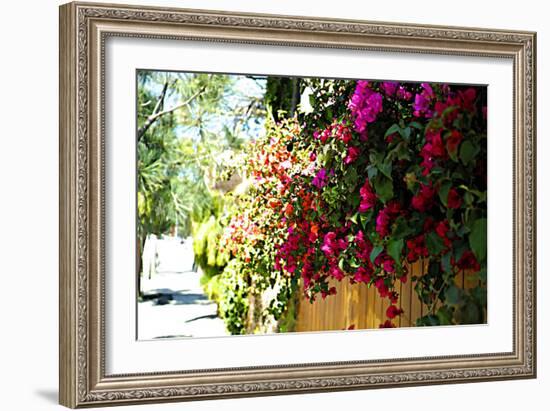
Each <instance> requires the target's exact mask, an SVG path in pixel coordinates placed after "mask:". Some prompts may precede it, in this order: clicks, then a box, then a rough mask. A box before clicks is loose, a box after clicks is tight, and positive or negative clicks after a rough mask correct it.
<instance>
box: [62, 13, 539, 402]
mask: <svg viewBox="0 0 550 411" xmlns="http://www.w3.org/2000/svg"><path fill="white" fill-rule="evenodd" d="M535 40H536V36H535V33H532V32H517V31H506V30H501V31H497V30H486V29H469V28H458V27H440V26H420V25H407V24H394V23H375V22H365V21H344V20H326V19H317V18H311V17H307V18H302V17H288V16H275V15H253V14H234V13H227V12H214V11H198V10H185V9H167V8H155V7H135V6H120V5H117V6H115V5H106V4H91V3H69V4H66V5H63V6H61V8H60V187H61V190H60V402H61V404H63V405H65V406H68V407H73V408H74V407H83V406H103V405H115V404H128V403H141V402H151V401H169V400H182V401H183V400H198V399H205V398H207V399H214V398H225V397H237V396H250V395H266V394H284V393H300V392H314V391H325V390H344V389H368V388H377V387H389V386H392V387H396V386H407V385H418V384H437V383H458V382H475V381H486V380H499V379H511V378H534V377H535V375H536V331H535V323H536V318H535V314H536V306H535V302H536V301H535V295H536V294H535V279H536V278H535V274H536V271H535V252H536V241H535V240H536V238H535V218H536V214H535V203H536V201H535V135H536V122H535V120H536V117H535V114H536V113H535V101H536V98H535V96H536V90H535V87H536V78H535V75H536V73H535V68H536V41H535Z"/></svg>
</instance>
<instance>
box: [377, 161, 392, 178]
mask: <svg viewBox="0 0 550 411" xmlns="http://www.w3.org/2000/svg"><path fill="white" fill-rule="evenodd" d="M378 170H380V172H381V173H382V174H384V175H385V176H386V177H388V178H389V179H390V180H391V179H392V177H391V171H392V162H391V160H389V159H386V160H384V162H383V163H379V164H378Z"/></svg>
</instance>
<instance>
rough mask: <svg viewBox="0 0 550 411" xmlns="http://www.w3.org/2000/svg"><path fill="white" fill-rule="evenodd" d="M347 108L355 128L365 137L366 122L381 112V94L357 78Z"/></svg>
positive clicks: (374, 119) (366, 82)
mask: <svg viewBox="0 0 550 411" xmlns="http://www.w3.org/2000/svg"><path fill="white" fill-rule="evenodd" d="M348 108H349V109H350V111H351V114H352V117H353V118H355V121H354V125H355V130H356V131H357V132H358V133H360V134H361V135H362V137H363V139H366V137H367V124H368V123H373V122H374V121H376V117H377V116H378V114H379V113H381V112H382V96H381V95H380V93H377V92H375V91H374V90H372V89H371V88H370V83H369V82H368V81H364V80H359V81H358V82H357V85H356V87H355V91H354V93H353V96H352V97H351V100H350V102H349V104H348Z"/></svg>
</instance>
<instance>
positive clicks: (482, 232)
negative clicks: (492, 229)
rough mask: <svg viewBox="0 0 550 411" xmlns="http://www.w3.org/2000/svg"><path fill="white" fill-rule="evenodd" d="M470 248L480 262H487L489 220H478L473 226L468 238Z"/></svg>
mask: <svg viewBox="0 0 550 411" xmlns="http://www.w3.org/2000/svg"><path fill="white" fill-rule="evenodd" d="M468 240H469V243H470V247H471V249H472V251H473V252H474V255H475V256H476V258H477V260H478V261H479V262H482V261H485V257H486V256H487V219H486V218H478V219H477V220H475V221H474V222H473V224H472V226H471V232H470V235H469V237H468Z"/></svg>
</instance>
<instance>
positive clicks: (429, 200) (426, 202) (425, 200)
mask: <svg viewBox="0 0 550 411" xmlns="http://www.w3.org/2000/svg"><path fill="white" fill-rule="evenodd" d="M434 195H435V190H434V188H433V187H432V186H431V184H430V185H425V184H421V185H420V190H419V191H418V193H417V194H416V195H415V196H414V197H413V198H412V206H413V208H414V209H416V210H418V211H420V212H424V211H426V210H428V209H430V208H431V206H432V205H433V197H434Z"/></svg>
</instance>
